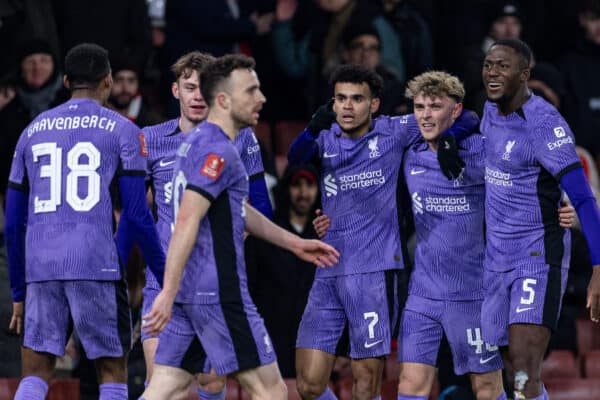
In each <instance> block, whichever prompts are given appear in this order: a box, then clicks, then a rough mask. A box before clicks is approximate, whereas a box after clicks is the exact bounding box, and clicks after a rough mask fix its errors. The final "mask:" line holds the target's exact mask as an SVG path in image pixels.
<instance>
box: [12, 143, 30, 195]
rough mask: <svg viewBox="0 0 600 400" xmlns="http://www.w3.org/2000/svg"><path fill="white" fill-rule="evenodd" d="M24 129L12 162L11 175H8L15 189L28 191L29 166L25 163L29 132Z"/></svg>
mask: <svg viewBox="0 0 600 400" xmlns="http://www.w3.org/2000/svg"><path fill="white" fill-rule="evenodd" d="M25 132H26V131H24V132H23V133H22V134H21V137H19V140H18V142H17V145H16V146H15V152H14V154H13V159H12V164H11V167H10V175H9V177H8V185H9V186H10V187H12V188H14V189H18V190H23V191H27V190H28V187H27V167H26V164H25V156H26V154H25V152H26V149H27V141H28V137H27V133H25Z"/></svg>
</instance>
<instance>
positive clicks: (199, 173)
mask: <svg viewBox="0 0 600 400" xmlns="http://www.w3.org/2000/svg"><path fill="white" fill-rule="evenodd" d="M232 150H233V147H231V149H229V148H227V147H225V146H211V148H210V149H207V148H200V147H199V146H194V145H192V148H191V149H190V150H189V152H188V154H189V155H188V157H185V158H184V161H183V163H182V166H181V170H182V172H183V174H184V175H185V179H186V182H187V183H186V187H185V188H186V189H187V190H193V191H195V192H197V193H200V194H201V195H202V196H204V197H206V198H207V199H208V200H210V201H211V202H212V201H213V200H214V199H216V198H217V197H219V195H220V194H221V192H223V191H224V190H226V189H227V187H228V185H229V182H231V175H232V174H233V173H234V172H233V170H234V168H233V163H234V161H235V159H234V157H232ZM238 162H239V161H238Z"/></svg>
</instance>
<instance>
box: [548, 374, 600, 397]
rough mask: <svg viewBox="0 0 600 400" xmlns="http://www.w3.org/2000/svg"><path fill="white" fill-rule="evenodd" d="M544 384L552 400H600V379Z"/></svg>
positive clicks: (562, 380)
mask: <svg viewBox="0 0 600 400" xmlns="http://www.w3.org/2000/svg"><path fill="white" fill-rule="evenodd" d="M544 384H545V385H546V390H547V391H548V395H549V396H550V398H551V399H552V400H591V399H600V379H581V378H573V379H550V380H547V381H544Z"/></svg>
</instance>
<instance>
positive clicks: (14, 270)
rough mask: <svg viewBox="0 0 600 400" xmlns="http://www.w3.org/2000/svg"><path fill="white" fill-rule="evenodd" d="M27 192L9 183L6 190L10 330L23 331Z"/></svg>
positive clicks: (5, 227) (5, 229)
mask: <svg viewBox="0 0 600 400" xmlns="http://www.w3.org/2000/svg"><path fill="white" fill-rule="evenodd" d="M27 202H28V199H27V192H26V191H24V190H23V189H21V188H16V187H15V186H13V185H11V184H10V183H9V187H8V190H7V192H6V220H5V225H4V236H5V238H6V247H7V251H8V276H9V280H10V290H11V292H12V299H13V315H12V318H11V321H10V326H9V329H10V330H14V331H15V332H16V333H17V334H20V333H21V329H22V326H23V301H24V300H25V232H26V225H27Z"/></svg>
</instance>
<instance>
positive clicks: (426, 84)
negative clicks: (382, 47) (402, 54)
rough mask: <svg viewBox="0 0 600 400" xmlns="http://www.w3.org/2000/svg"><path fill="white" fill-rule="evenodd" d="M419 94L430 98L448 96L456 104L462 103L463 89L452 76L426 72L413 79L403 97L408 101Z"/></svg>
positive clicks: (445, 73) (440, 72) (441, 72)
mask: <svg viewBox="0 0 600 400" xmlns="http://www.w3.org/2000/svg"><path fill="white" fill-rule="evenodd" d="M419 94H423V96H426V97H432V98H435V97H443V96H449V97H452V98H453V99H454V100H456V102H457V103H462V101H463V98H464V97H465V87H464V86H463V84H462V82H461V81H460V80H459V79H458V78H457V77H456V76H454V75H450V74H449V73H447V72H444V71H428V72H424V73H422V74H421V75H418V76H416V77H414V78H413V79H412V80H411V81H410V82H408V85H407V86H406V92H405V95H406V97H408V98H409V99H414V98H415V97H416V96H418V95H419Z"/></svg>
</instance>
